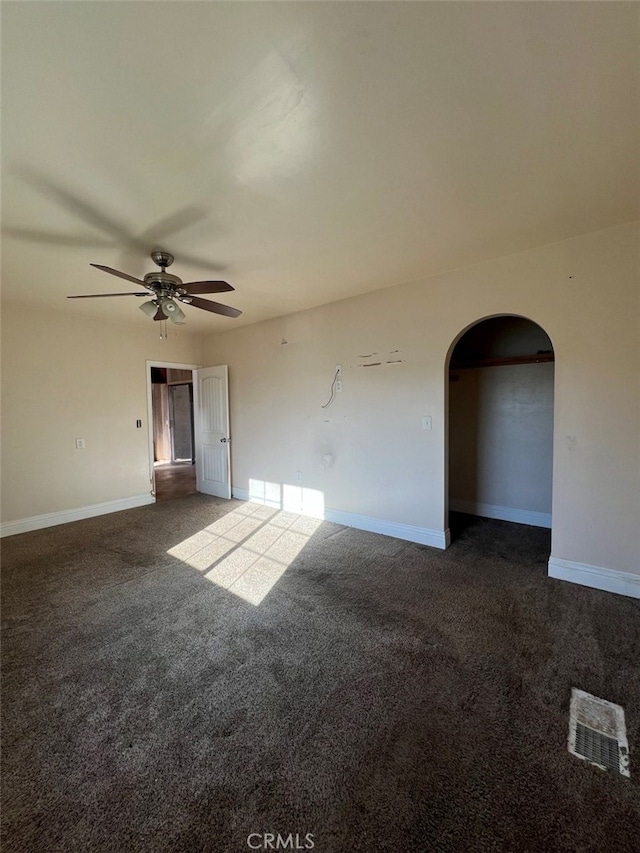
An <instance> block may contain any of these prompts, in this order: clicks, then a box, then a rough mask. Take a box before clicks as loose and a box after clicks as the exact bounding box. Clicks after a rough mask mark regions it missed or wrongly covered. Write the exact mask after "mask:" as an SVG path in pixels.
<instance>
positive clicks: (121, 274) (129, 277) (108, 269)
mask: <svg viewBox="0 0 640 853" xmlns="http://www.w3.org/2000/svg"><path fill="white" fill-rule="evenodd" d="M89 266H90V267H95V268H96V269H97V270H102V271H103V272H108V273H111V275H117V276H118V277H119V278H126V280H127V281H133V282H135V283H136V284H141V285H142V286H143V287H146V286H147V285H146V284H145V283H144V281H141V280H140V279H139V278H134V277H133V276H132V275H127V273H126V272H120V270H114V269H112V268H111V267H103V266H102V264H89ZM145 296H146V294H145Z"/></svg>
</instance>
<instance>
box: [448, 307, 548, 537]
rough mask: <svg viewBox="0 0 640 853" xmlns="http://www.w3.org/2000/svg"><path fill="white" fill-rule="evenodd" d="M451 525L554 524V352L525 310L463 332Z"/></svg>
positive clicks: (455, 376)
mask: <svg viewBox="0 0 640 853" xmlns="http://www.w3.org/2000/svg"><path fill="white" fill-rule="evenodd" d="M448 382H449V389H448V391H449V395H448V396H449V435H448V446H449V451H448V522H447V524H448V527H449V529H450V531H451V537H452V539H455V538H457V536H459V535H460V533H461V532H462V531H463V530H464V529H465V528H466V527H467V526H469V525H470V524H472V523H476V522H475V519H479V518H491V519H501V520H504V521H511V522H516V523H519V524H527V525H533V526H536V527H546V528H551V498H552V472H553V393H554V390H553V388H554V352H553V346H552V343H551V340H550V338H549V336H548V335H547V333H546V332H545V331H544V329H542V328H541V327H540V326H538V325H537V323H534V322H533V321H531V320H528V319H527V318H525V317H517V316H507V315H502V316H497V317H491V318H488V319H485V320H481V321H479V322H478V323H476V324H475V325H473V326H472V327H471V328H469V329H468V330H467V331H466V332H464V333H463V334H462V335H461V337H460V338H459V340H458V341H457V343H456V344H455V346H454V348H453V350H452V351H451V356H450V361H449V376H448Z"/></svg>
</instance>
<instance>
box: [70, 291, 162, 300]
mask: <svg viewBox="0 0 640 853" xmlns="http://www.w3.org/2000/svg"><path fill="white" fill-rule="evenodd" d="M148 295H149V291H148V290H145V291H144V293H85V294H83V295H82V296H67V299H100V298H103V297H105V296H148Z"/></svg>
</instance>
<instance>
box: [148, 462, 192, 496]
mask: <svg viewBox="0 0 640 853" xmlns="http://www.w3.org/2000/svg"><path fill="white" fill-rule="evenodd" d="M154 475H155V482H156V487H155V492H156V500H157V501H168V500H172V499H173V498H184V497H186V496H187V495H193V494H195V492H196V466H195V465H193V464H192V463H191V462H166V463H162V464H160V465H155V466H154Z"/></svg>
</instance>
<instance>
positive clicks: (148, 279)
mask: <svg viewBox="0 0 640 853" xmlns="http://www.w3.org/2000/svg"><path fill="white" fill-rule="evenodd" d="M144 283H145V284H146V285H147V286H148V287H152V288H154V289H157V288H165V289H167V290H173V288H176V287H180V285H181V284H182V279H181V278H178V276H177V275H171V273H170V272H164V271H162V272H149V273H147V274H146V275H145V277H144Z"/></svg>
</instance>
